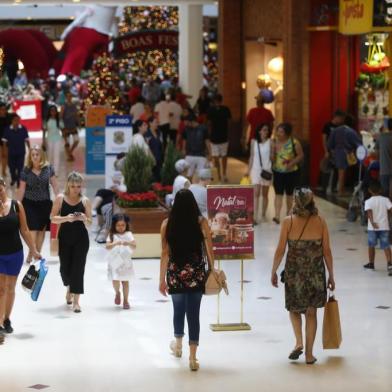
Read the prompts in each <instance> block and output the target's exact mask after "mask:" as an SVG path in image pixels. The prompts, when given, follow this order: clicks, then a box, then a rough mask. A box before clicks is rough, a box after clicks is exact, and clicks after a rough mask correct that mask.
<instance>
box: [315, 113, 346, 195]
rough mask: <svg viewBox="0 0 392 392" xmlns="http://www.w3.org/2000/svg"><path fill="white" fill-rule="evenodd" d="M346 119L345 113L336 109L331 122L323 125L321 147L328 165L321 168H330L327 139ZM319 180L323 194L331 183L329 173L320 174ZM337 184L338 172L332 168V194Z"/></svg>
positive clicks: (330, 160) (330, 157)
mask: <svg viewBox="0 0 392 392" xmlns="http://www.w3.org/2000/svg"><path fill="white" fill-rule="evenodd" d="M345 118H346V113H344V112H343V111H342V110H340V109H338V110H336V112H335V113H334V114H333V117H332V120H331V121H329V122H327V123H326V124H325V125H324V128H323V131H322V134H323V147H324V158H323V159H324V161H325V162H328V161H329V164H328V165H322V166H331V164H333V161H332V156H331V152H330V151H329V150H328V146H327V145H328V139H329V136H330V135H331V133H332V131H333V130H334V129H335V128H337V127H339V126H341V125H343V124H344V121H345ZM320 179H321V186H322V190H323V193H326V192H327V189H328V186H329V183H330V181H331V172H320ZM337 182H338V171H337V169H336V167H333V169H332V192H335V191H336V186H337Z"/></svg>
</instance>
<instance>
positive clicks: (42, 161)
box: [26, 144, 49, 169]
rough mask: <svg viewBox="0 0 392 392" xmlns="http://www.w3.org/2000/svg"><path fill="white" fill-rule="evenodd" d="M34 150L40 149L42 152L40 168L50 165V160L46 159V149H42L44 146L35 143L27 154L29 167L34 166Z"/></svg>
mask: <svg viewBox="0 0 392 392" xmlns="http://www.w3.org/2000/svg"><path fill="white" fill-rule="evenodd" d="M33 151H39V153H40V155H41V160H40V163H39V168H40V169H43V168H44V167H45V166H48V165H49V162H48V160H47V159H46V154H45V151H44V150H43V149H42V147H41V146H39V145H38V144H34V145H33V146H32V147H31V148H30V151H29V153H28V155H27V159H26V166H27V167H28V168H29V169H32V168H33V160H32V159H31V153H32V152H33Z"/></svg>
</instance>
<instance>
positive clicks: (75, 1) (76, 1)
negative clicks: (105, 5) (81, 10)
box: [72, 0, 80, 3]
mask: <svg viewBox="0 0 392 392" xmlns="http://www.w3.org/2000/svg"><path fill="white" fill-rule="evenodd" d="M72 1H73V2H74V3H80V0H72Z"/></svg>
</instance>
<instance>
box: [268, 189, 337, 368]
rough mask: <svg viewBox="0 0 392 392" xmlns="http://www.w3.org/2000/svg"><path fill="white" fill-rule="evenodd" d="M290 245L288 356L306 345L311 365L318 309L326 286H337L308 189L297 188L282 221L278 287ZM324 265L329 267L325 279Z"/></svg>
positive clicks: (324, 227) (324, 228)
mask: <svg viewBox="0 0 392 392" xmlns="http://www.w3.org/2000/svg"><path fill="white" fill-rule="evenodd" d="M287 245H288V253H287V259H286V265H285V270H284V273H283V274H282V275H283V276H282V278H283V279H282V281H284V283H285V300H286V309H287V310H288V311H289V312H290V320H291V324H292V326H293V330H294V335H295V339H296V345H295V347H294V349H293V351H292V352H291V353H290V355H289V359H290V360H297V359H298V358H299V357H300V355H302V354H303V352H304V348H305V360H306V364H308V365H312V364H314V363H315V362H316V361H317V359H316V358H315V357H314V356H313V345H314V340H315V337H316V331H317V308H322V307H324V306H325V303H326V301H327V285H328V288H329V289H330V290H334V289H335V281H334V273H333V259H332V253H331V248H330V245H329V234H328V227H327V224H326V222H325V220H324V219H323V218H322V217H320V216H319V215H318V210H317V208H316V206H315V203H314V200H313V193H312V191H311V190H310V189H309V188H297V189H295V191H294V207H293V214H292V215H291V216H288V217H286V218H285V220H284V221H283V224H282V228H281V232H280V239H279V244H278V246H277V248H276V252H275V257H274V264H273V267H272V273H271V283H272V285H273V286H274V287H278V275H277V270H278V267H279V265H280V263H281V261H282V259H283V256H284V254H285V251H286V246H287ZM325 267H327V270H328V274H329V277H328V281H326V276H325ZM302 314H304V315H305V321H306V328H305V338H306V339H305V347H304V344H303V338H302Z"/></svg>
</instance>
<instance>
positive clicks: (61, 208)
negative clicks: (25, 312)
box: [51, 172, 92, 313]
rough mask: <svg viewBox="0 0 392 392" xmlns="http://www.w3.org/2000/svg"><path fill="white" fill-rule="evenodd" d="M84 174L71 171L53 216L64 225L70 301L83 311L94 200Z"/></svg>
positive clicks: (62, 248) (63, 261)
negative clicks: (87, 192) (84, 187)
mask: <svg viewBox="0 0 392 392" xmlns="http://www.w3.org/2000/svg"><path fill="white" fill-rule="evenodd" d="M82 182H83V177H82V176H81V175H80V174H79V173H77V172H71V173H70V174H69V175H68V179H67V185H66V189H65V192H64V194H61V195H59V196H57V198H56V200H55V201H54V203H53V209H52V213H51V219H52V222H53V223H56V224H58V225H60V228H59V234H58V240H59V257H60V274H61V279H62V280H63V283H64V286H66V287H67V294H66V301H67V304H68V305H71V304H72V305H73V310H74V312H75V313H80V312H81V309H80V305H79V296H80V294H83V293H84V268H85V265H86V258H87V253H88V250H89V237H88V232H87V228H86V225H89V224H91V222H92V218H91V204H90V200H89V199H88V198H87V197H84V196H83V195H82V192H81V187H82Z"/></svg>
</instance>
